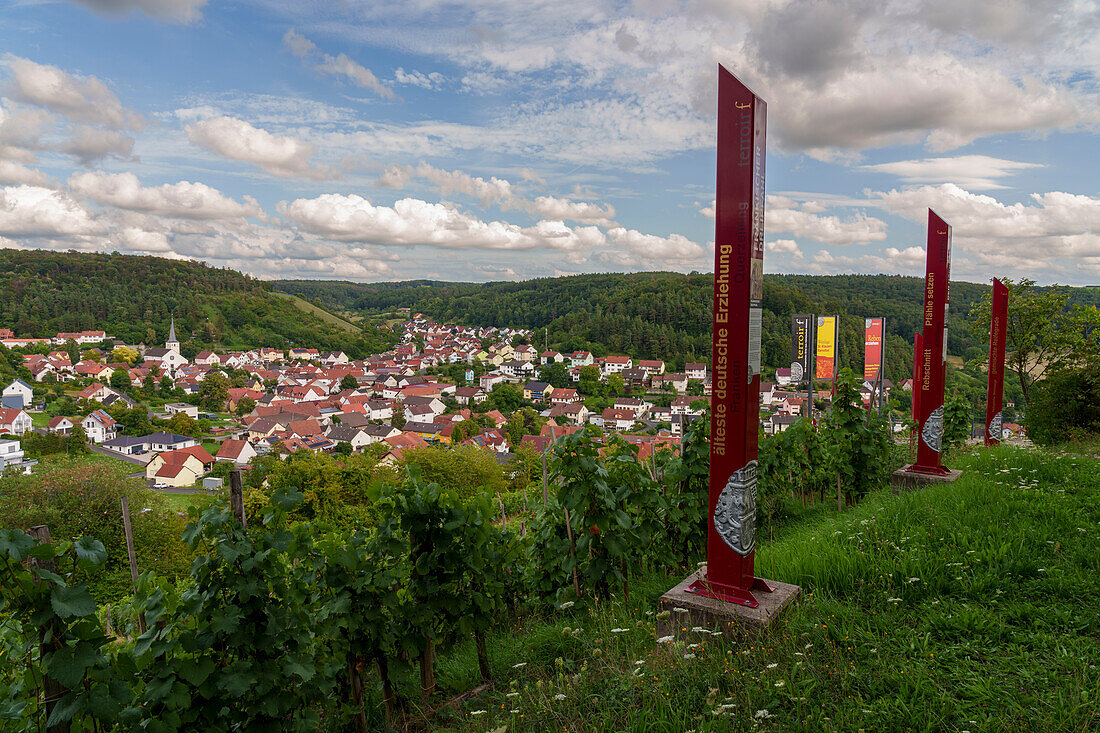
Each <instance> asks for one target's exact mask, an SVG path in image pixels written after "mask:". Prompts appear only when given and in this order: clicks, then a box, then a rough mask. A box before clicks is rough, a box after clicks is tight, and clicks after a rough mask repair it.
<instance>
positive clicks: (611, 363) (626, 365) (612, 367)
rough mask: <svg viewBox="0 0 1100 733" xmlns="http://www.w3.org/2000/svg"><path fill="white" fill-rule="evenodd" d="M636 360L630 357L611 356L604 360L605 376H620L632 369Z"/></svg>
mask: <svg viewBox="0 0 1100 733" xmlns="http://www.w3.org/2000/svg"><path fill="white" fill-rule="evenodd" d="M633 366H634V360H633V359H631V358H630V357H629V356H609V357H607V358H605V359H604V360H603V375H604V376H605V377H606V376H607V375H609V374H619V373H621V372H622V371H623V370H624V369H631V368H633Z"/></svg>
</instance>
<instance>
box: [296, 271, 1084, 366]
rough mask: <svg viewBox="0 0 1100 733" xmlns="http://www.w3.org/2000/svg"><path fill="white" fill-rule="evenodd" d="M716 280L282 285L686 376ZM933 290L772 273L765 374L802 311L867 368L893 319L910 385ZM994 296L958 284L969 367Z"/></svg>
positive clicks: (320, 298) (355, 308) (955, 294)
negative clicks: (521, 332)
mask: <svg viewBox="0 0 1100 733" xmlns="http://www.w3.org/2000/svg"><path fill="white" fill-rule="evenodd" d="M712 283H713V278H712V276H711V275H700V274H691V275H682V274H678V273H671V272H647V273H633V274H601V275H575V276H572V277H558V278H542V279H537V280H528V281H524V282H499V283H485V284H476V283H449V282H431V281H426V280H415V281H410V282H402V283H370V284H360V283H349V282H317V281H283V282H279V283H278V287H279V288H280V289H281V290H286V291H287V292H292V293H297V294H299V295H302V296H304V297H306V298H308V299H310V300H312V301H317V302H320V303H322V304H324V305H326V306H328V307H329V308H335V309H344V310H348V311H352V312H359V313H380V312H385V311H387V310H392V309H394V308H398V307H409V308H412V309H413V310H414V311H420V312H423V313H425V314H426V315H427V316H429V317H431V318H435V319H438V320H443V321H452V322H458V323H465V324H472V325H484V326H524V327H529V328H535V329H543V328H545V329H546V331H547V333H546V335H545V336H543V335H542V334H541V333H540V334H538V337H537V339H536V340H537V342H538V345H539V346H542V344H543V343H544V338H545V340H546V341H548V342H549V344H550V345H551V346H557V347H558V348H561V349H590V350H592V351H593V352H594V353H596V354H598V355H599V354H604V353H624V354H628V355H631V356H635V357H648V358H662V359H665V360H667V361H669V362H671V363H672V364H673V365H674V366H676V367H679V366H680V365H682V364H683V362H685V361H691V360H693V359H695V358H707V357H709V355H710V338H711V334H710V327H711V316H710V313H711V298H712V292H713V284H712ZM922 283H923V281H922V280H920V279H919V278H913V277H900V276H892V275H835V276H812V275H768V276H766V277H765V280H764V339H763V359H764V363H765V365H766V366H770V367H771V368H776V367H781V366H786V365H787V364H788V363H789V361H790V357H789V354H790V317H791V315H792V314H794V313H818V314H833V313H838V314H840V315H841V316H842V318H841V359H842V361H843V362H844V364H845V365H847V366H850V367H852V368H854V369H857V370H858V369H861V368H862V360H863V319H864V318H867V317H872V316H885V317H886V324H887V331H888V334H887V376H888V377H889V378H891V379H895V380H897V379H903V378H904V377H905V375H906V374H907V373H908V371H909V370H910V369H911V366H910V365H911V363H912V344H913V333H914V332H915V331H916V330H917V329H919V327H920V319H921V308H922V304H923V301H922V289H923V284H922ZM986 290H987V286H985V285H979V284H975V283H966V282H956V283H952V284H951V300H952V303H951V313H952V322H951V330H950V334H949V345H948V349H949V351H950V353H952V354H955V355H957V356H960V357H962V358H963V359H965V360H970V359H975V358H980V357H981V355H982V354H983V353H984V349H985V348H986V347H985V344H984V343H977V342H975V341H974V340H973V339H972V337H971V336H970V333H969V330H968V329H967V324H968V321H969V312H970V309H971V308H972V307H973V306H974V304H976V303H977V302H978V301H979V300H980V299H981V296H982V295H983V294H984V293H985V292H986ZM1075 292H1076V291H1075ZM1082 293H1083V291H1082Z"/></svg>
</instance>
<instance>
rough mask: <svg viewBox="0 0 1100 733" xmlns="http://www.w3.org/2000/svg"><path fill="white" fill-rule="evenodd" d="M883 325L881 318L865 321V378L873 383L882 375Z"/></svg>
mask: <svg viewBox="0 0 1100 733" xmlns="http://www.w3.org/2000/svg"><path fill="white" fill-rule="evenodd" d="M882 325H883V321H882V319H881V318H866V319H864V321H863V378H864V379H867V380H870V381H872V382H875V381H878V378H879V375H880V374H881V373H882V354H883V351H882V338H883V336H882Z"/></svg>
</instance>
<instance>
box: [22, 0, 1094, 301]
mask: <svg viewBox="0 0 1100 733" xmlns="http://www.w3.org/2000/svg"><path fill="white" fill-rule="evenodd" d="M1098 29H1100V5H1098V4H1097V3H1096V2H1094V1H1093V0H1071V1H1066V2H1059V1H1057V0H904V1H895V0H843V1H838V2H813V1H812V0H686V1H685V2H674V1H673V0H637V1H636V2H633V3H625V2H609V1H607V0H523V2H519V1H518V0H450V1H449V2H436V1H435V0H396V1H393V2H391V1H390V0H371V1H370V2H365V1H363V2H359V1H351V0H335V1H330V2H310V1H308V0H234V2H222V1H221V0H78V1H75V2H68V1H66V0H57V1H56V2H45V1H39V0H0V246H3V247H25V248H46V249H62V250H65V249H77V250H84V251H107V252H109V251H116V250H117V251H120V252H131V253H147V254H154V255H160V256H167V257H187V258H197V259H202V260H205V261H207V262H209V263H211V264H213V265H216V266H229V267H233V268H236V269H240V270H243V271H245V272H248V273H251V274H254V275H257V276H260V277H265V278H274V277H307V278H341V279H352V280H393V279H408V278H418V277H430V278H439V279H452V280H503V279H516V278H527V277H540V276H552V275H558V274H570V273H578V272H606V271H612V270H625V271H632V270H654V269H664V270H668V269H673V270H679V271H684V272H687V271H691V270H699V271H709V270H711V269H713V259H712V258H713V245H712V240H713V237H714V229H713V226H714V220H713V211H712V201H713V197H714V193H713V191H714V116H715V104H716V99H715V96H716V95H715V86H716V67H717V64H718V63H722V64H725V65H726V66H727V67H728V68H729V69H730V70H731V71H733V72H734V73H735V74H737V75H739V76H740V77H741V78H742V79H743V80H744V81H745V82H746V83H748V84H749V85H750V86H751V87H753V88H754V89H755V90H756V91H757V93H758V94H759V95H760V96H762V97H763V98H764V99H765V100H767V102H768V114H769V120H768V122H769V126H768V143H769V149H768V160H767V190H768V209H767V218H766V230H767V239H768V252H767V255H766V257H765V266H766V269H767V270H768V271H770V272H808V273H847V272H865V273H878V272H887V273H902V274H923V254H922V251H921V248H922V246H923V236H924V232H923V223H924V220H925V210H926V209H927V207H929V206H931V207H933V208H934V209H936V211H937V212H938V213H939V214H940V215H941V216H943V217H944V218H945V219H946V220H947V221H948V222H950V223H951V224H952V225H953V227H954V232H955V239H954V242H955V251H954V257H953V273H952V274H953V275H954V276H955V277H957V278H959V279H967V280H974V281H982V280H986V279H988V277H990V276H991V275H997V274H1008V275H1013V276H1021V275H1028V276H1030V277H1033V278H1035V279H1036V280H1039V281H1040V282H1063V283H1072V284H1097V283H1100V184H1098V181H1100V176H1098V174H1097V170H1098V163H1100V137H1098V127H1100V94H1098V92H1100V84H1098V74H1100V33H1098Z"/></svg>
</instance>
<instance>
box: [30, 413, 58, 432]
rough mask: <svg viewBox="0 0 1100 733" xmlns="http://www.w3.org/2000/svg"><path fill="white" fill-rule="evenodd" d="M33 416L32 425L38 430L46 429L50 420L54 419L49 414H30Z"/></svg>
mask: <svg viewBox="0 0 1100 733" xmlns="http://www.w3.org/2000/svg"><path fill="white" fill-rule="evenodd" d="M27 414H28V415H30V416H31V424H32V425H34V426H35V427H36V428H44V427H46V426H48V425H49V424H50V420H52V419H53V415H51V414H49V413H48V412H28V413H27Z"/></svg>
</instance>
